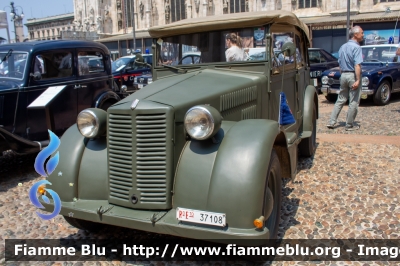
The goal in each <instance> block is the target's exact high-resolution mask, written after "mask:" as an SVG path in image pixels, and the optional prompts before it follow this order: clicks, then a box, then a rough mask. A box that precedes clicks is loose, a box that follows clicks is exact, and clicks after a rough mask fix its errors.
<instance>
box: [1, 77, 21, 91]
mask: <svg viewBox="0 0 400 266" xmlns="http://www.w3.org/2000/svg"><path fill="white" fill-rule="evenodd" d="M20 86H21V84H20V82H16V81H13V80H4V79H0V91H1V92H4V91H13V90H17V89H18V88H19V87H20Z"/></svg>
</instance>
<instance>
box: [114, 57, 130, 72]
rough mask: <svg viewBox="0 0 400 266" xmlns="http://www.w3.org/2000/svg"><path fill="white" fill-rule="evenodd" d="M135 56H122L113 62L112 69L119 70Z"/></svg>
mask: <svg viewBox="0 0 400 266" xmlns="http://www.w3.org/2000/svg"><path fill="white" fill-rule="evenodd" d="M133 58H135V57H121V58H118V59H117V60H115V61H114V62H112V63H111V69H112V71H113V72H114V71H119V70H121V69H122V68H123V67H124V66H126V65H127V64H128V63H129V62H130V61H131V60H132V59H133Z"/></svg>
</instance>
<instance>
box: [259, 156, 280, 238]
mask: <svg viewBox="0 0 400 266" xmlns="http://www.w3.org/2000/svg"><path fill="white" fill-rule="evenodd" d="M268 190H269V192H270V193H271V194H272V199H273V208H272V211H271V214H269V215H268V213H267V212H268V210H267V209H268V208H266V206H268V204H269V200H268V198H269V197H268V194H269V192H268ZM264 202H265V203H264V210H263V214H264V217H265V219H266V220H265V223H264V226H265V227H266V228H268V230H269V232H270V239H276V238H277V236H278V229H279V221H280V219H281V205H282V173H281V165H280V163H279V158H278V155H277V154H276V152H275V150H272V153H271V159H270V160H269V167H268V173H267V178H266V184H265V192H264ZM267 216H268V217H267Z"/></svg>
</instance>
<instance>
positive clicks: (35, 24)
mask: <svg viewBox="0 0 400 266" xmlns="http://www.w3.org/2000/svg"><path fill="white" fill-rule="evenodd" d="M73 21H74V13H68V14H62V15H57V16H51V17H45V18H33V19H28V20H27V22H26V23H25V26H26V27H27V28H28V37H29V40H31V41H33V40H57V39H62V33H63V32H67V31H72V30H73Z"/></svg>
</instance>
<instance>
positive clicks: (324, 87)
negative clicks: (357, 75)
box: [321, 85, 374, 99]
mask: <svg viewBox="0 0 400 266" xmlns="http://www.w3.org/2000/svg"><path fill="white" fill-rule="evenodd" d="M321 92H322V93H323V94H324V95H325V96H326V95H328V94H339V93H340V89H339V88H332V87H330V86H329V85H322V88H321ZM373 94H374V90H370V89H369V88H368V87H362V89H361V98H363V99H364V98H366V97H368V95H373Z"/></svg>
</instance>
